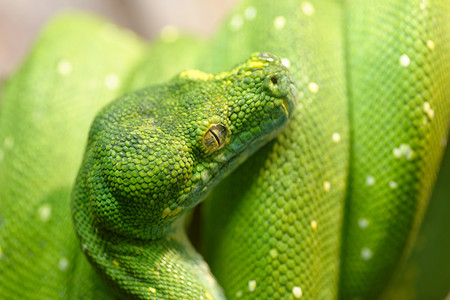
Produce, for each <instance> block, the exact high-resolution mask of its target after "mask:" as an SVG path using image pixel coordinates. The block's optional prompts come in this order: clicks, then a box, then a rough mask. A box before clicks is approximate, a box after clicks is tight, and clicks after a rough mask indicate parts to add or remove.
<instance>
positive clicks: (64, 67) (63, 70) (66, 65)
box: [57, 59, 72, 76]
mask: <svg viewBox="0 0 450 300" xmlns="http://www.w3.org/2000/svg"><path fill="white" fill-rule="evenodd" d="M57 71H58V73H59V74H60V75H61V76H67V75H69V74H70V73H72V65H71V64H70V62H69V61H68V60H65V59H62V60H60V61H59V62H58V65H57Z"/></svg>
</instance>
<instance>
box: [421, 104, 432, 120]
mask: <svg viewBox="0 0 450 300" xmlns="http://www.w3.org/2000/svg"><path fill="white" fill-rule="evenodd" d="M423 111H424V112H425V114H426V115H427V117H428V118H429V119H430V120H431V119H433V118H434V110H433V109H432V108H431V105H430V103H429V102H424V103H423Z"/></svg>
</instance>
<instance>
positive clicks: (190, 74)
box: [180, 70, 214, 80]
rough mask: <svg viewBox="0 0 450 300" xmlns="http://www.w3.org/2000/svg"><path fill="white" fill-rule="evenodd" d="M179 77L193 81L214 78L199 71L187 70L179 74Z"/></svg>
mask: <svg viewBox="0 0 450 300" xmlns="http://www.w3.org/2000/svg"><path fill="white" fill-rule="evenodd" d="M180 77H184V78H189V79H193V80H211V79H212V78H213V77H214V76H213V75H212V74H208V73H205V72H202V71H200V70H187V71H184V72H181V74H180Z"/></svg>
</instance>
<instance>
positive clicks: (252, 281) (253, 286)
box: [248, 280, 256, 292]
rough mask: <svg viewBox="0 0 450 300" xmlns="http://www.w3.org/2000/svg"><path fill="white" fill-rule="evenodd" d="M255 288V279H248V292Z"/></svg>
mask: <svg viewBox="0 0 450 300" xmlns="http://www.w3.org/2000/svg"><path fill="white" fill-rule="evenodd" d="M255 289H256V281H255V280H250V281H249V282H248V290H249V291H250V292H254V291H255Z"/></svg>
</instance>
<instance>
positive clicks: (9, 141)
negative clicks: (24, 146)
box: [3, 137, 14, 149]
mask: <svg viewBox="0 0 450 300" xmlns="http://www.w3.org/2000/svg"><path fill="white" fill-rule="evenodd" d="M3 146H4V147H5V149H12V148H13V147H14V139H13V138H12V137H7V138H5V141H4V142H3Z"/></svg>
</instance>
